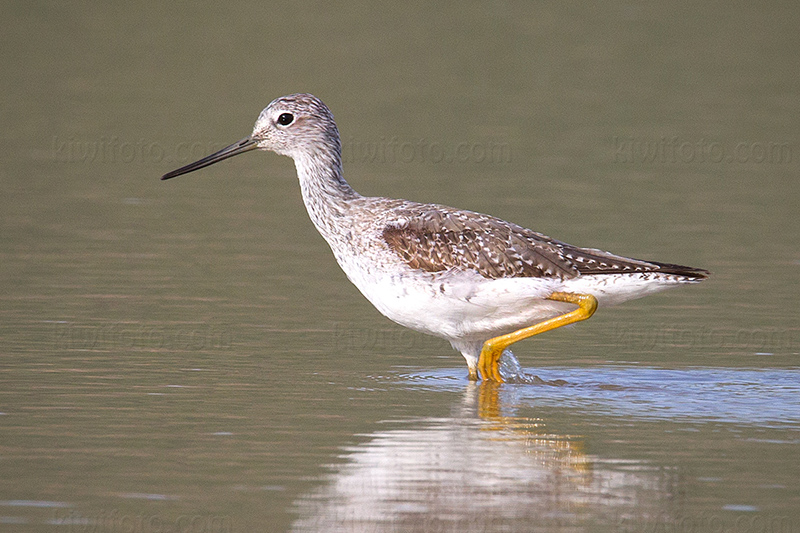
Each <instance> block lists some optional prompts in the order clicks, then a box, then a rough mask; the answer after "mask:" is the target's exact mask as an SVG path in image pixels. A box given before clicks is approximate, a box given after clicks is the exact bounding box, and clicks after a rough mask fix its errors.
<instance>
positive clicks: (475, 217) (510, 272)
mask: <svg viewBox="0 0 800 533" xmlns="http://www.w3.org/2000/svg"><path fill="white" fill-rule="evenodd" d="M404 215H405V216H403V217H400V218H398V219H397V220H396V221H395V222H393V223H390V224H388V225H387V226H386V227H385V228H384V230H383V238H384V240H385V241H386V243H387V244H388V245H389V247H390V248H391V249H392V250H394V252H395V253H396V254H397V255H398V256H400V258H402V260H403V261H405V262H406V263H407V264H408V265H409V266H410V267H411V268H416V269H420V270H424V271H426V272H440V271H444V270H448V269H450V268H460V269H465V270H473V271H475V272H477V273H479V274H480V275H482V276H483V277H485V278H490V279H498V278H513V277H538V278H561V279H568V278H574V277H576V276H579V275H581V274H625V273H635V272H660V273H663V274H672V275H676V276H683V277H687V278H690V279H704V278H706V277H707V276H708V271H706V270H703V269H699V268H693V267H686V266H682V265H674V264H669V263H657V262H655V261H642V260H639V259H632V258H628V257H622V256H618V255H614V254H611V253H608V252H604V251H602V250H597V249H593V248H579V247H577V246H572V245H570V244H566V243H563V242H560V241H557V240H555V239H551V238H550V237H547V236H546V235H542V234H541V233H536V232H535V231H532V230H529V229H526V228H523V227H521V226H517V225H516V224H511V223H508V222H505V221H503V220H501V219H498V218H495V217H490V216H488V215H482V214H479V213H473V212H469V211H458V210H455V209H450V208H446V207H443V206H424V207H422V206H421V207H420V208H419V209H409V210H408V211H407V212H406V213H404Z"/></svg>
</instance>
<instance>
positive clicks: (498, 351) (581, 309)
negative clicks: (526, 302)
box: [470, 292, 597, 383]
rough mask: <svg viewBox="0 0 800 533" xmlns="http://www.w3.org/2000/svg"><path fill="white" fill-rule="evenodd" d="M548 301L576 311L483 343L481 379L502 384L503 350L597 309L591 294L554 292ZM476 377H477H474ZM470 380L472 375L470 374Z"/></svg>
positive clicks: (576, 320)
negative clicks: (567, 306)
mask: <svg viewBox="0 0 800 533" xmlns="http://www.w3.org/2000/svg"><path fill="white" fill-rule="evenodd" d="M547 299H548V300H555V301H557V302H566V303H570V304H575V305H577V306H578V308H577V309H575V310H573V311H570V312H569V313H564V314H563V315H559V316H557V317H555V318H550V319H548V320H545V321H543V322H539V323H538V324H534V325H532V326H529V327H527V328H522V329H519V330H517V331H515V332H513V333H509V334H507V335H500V336H499V337H494V338H493V339H489V340H488V341H486V342H485V343H483V349H481V356H480V358H479V359H478V370H479V372H480V374H481V377H482V378H483V379H484V380H488V381H497V382H500V383H502V382H503V377H502V376H501V375H500V369H499V363H500V356H501V355H503V350H505V349H506V348H508V347H509V346H511V345H512V344H514V343H515V342H517V341H521V340H522V339H527V338H528V337H533V336H534V335H538V334H539V333H544V332H545V331H550V330H551V329H556V328H560V327H561V326H566V325H567V324H572V323H574V322H580V321H581V320H586V319H587V318H589V317H590V316H592V315H593V314H594V312H595V310H596V309H597V298H595V297H594V296H592V295H591V294H574V293H571V292H554V293H553V294H551V295H550V296H548V297H547ZM476 377H477V376H476ZM470 378H472V373H471V372H470Z"/></svg>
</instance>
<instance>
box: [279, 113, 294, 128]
mask: <svg viewBox="0 0 800 533" xmlns="http://www.w3.org/2000/svg"><path fill="white" fill-rule="evenodd" d="M293 120H294V115H292V114H291V113H281V114H280V116H278V124H280V125H281V126H288V125H289V124H291V123H292V121H293Z"/></svg>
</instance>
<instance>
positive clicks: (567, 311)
mask: <svg viewBox="0 0 800 533" xmlns="http://www.w3.org/2000/svg"><path fill="white" fill-rule="evenodd" d="M255 149H260V150H271V151H273V152H276V153H278V154H281V155H286V156H289V157H291V158H292V159H293V160H294V162H295V166H296V168H297V176H298V178H299V180H300V190H301V192H302V196H303V202H304V203H305V206H306V208H307V209H308V214H309V216H310V217H311V221H312V222H313V223H314V226H316V228H317V230H319V232H320V233H321V234H322V236H323V237H324V238H325V240H326V241H327V242H328V244H329V245H330V247H331V250H332V251H333V255H334V256H335V257H336V260H337V261H338V262H339V265H340V266H341V267H342V270H344V272H345V274H346V275H347V277H348V278H349V279H350V281H352V282H353V284H355V286H356V287H358V289H359V290H360V291H361V292H362V293H363V294H364V296H366V298H367V299H368V300H369V301H370V302H372V304H373V305H374V306H375V307H376V308H377V309H378V311H380V312H381V313H383V314H384V315H385V316H387V317H388V318H390V319H391V320H393V321H395V322H397V323H398V324H401V325H403V326H406V327H408V328H411V329H413V330H416V331H421V332H423V333H428V334H430V335H435V336H438V337H442V338H444V339H447V340H448V341H450V344H451V345H452V346H453V348H455V349H456V350H459V351H460V352H461V353H462V355H463V356H464V358H465V359H466V360H467V366H468V368H469V377H470V379H472V380H477V379H478V377H479V376H480V377H482V378H483V379H484V380H493V381H503V377H502V375H501V374H500V370H499V361H500V357H501V356H502V354H503V351H504V350H505V349H506V348H507V347H508V346H510V345H511V344H513V343H515V342H517V341H520V340H522V339H525V338H527V337H531V336H533V335H536V334H539V333H543V332H545V331H549V330H551V329H555V328H557V327H560V326H564V325H567V324H571V323H573V322H578V321H580V320H585V319H587V318H589V317H590V316H592V314H593V313H594V312H595V309H596V308H597V306H598V304H599V305H602V306H605V305H611V304H616V303H620V302H623V301H626V300H630V299H633V298H638V297H641V296H645V295H647V294H651V293H653V292H656V291H659V290H662V289H664V288H667V287H670V286H674V285H680V284H683V283H692V282H697V281H700V280H703V279H705V278H706V277H707V275H708V272H707V271H706V270H703V269H699V268H692V267H686V266H681V265H674V264H668V263H656V262H654V261H642V260H639V259H631V258H628V257H622V256H619V255H614V254H610V253H608V252H604V251H602V250H597V249H594V248H579V247H577V246H572V245H569V244H566V243H563V242H560V241H557V240H555V239H551V238H550V237H547V236H545V235H542V234H541V233H536V232H535V231H531V230H529V229H526V228H523V227H521V226H517V225H516V224H512V223H510V222H506V221H504V220H501V219H499V218H495V217H493V216H489V215H483V214H480V213H475V212H472V211H463V210H460V209H453V208H451V207H446V206H442V205H436V204H421V203H416V202H410V201H408V200H393V199H390V198H368V197H364V196H361V195H360V194H358V193H357V192H356V191H354V190H353V188H352V187H350V185H349V184H348V183H347V182H346V181H345V179H344V177H343V175H342V156H341V153H342V147H341V142H340V140H339V130H338V128H337V127H336V123H335V122H334V120H333V115H332V114H331V112H330V110H329V109H328V108H327V107H326V106H325V104H323V103H322V101H321V100H319V99H318V98H316V97H315V96H312V95H310V94H293V95H289V96H283V97H281V98H277V99H275V100H273V101H272V102H271V103H270V104H269V105H268V106H267V107H266V108H265V109H264V110H263V111H262V112H261V114H260V115H259V116H258V120H256V123H255V127H254V128H253V133H252V134H251V135H250V136H248V137H245V138H244V139H242V140H241V141H239V142H237V143H234V144H232V145H230V146H228V147H226V148H223V149H222V150H220V151H218V152H216V153H213V154H211V155H209V156H207V157H205V158H203V159H201V160H199V161H196V162H194V163H191V164H189V165H186V166H185V167H182V168H179V169H178V170H173V171H172V172H169V173H167V174H165V175H164V176H163V177H162V178H161V179H165V180H166V179H170V178H174V177H176V176H180V175H181V174H186V173H187V172H192V171H194V170H197V169H200V168H203V167H206V166H208V165H212V164H214V163H217V162H219V161H222V160H223V159H227V158H229V157H232V156H234V155H237V154H241V153H244V152H248V151H250V150H255ZM576 306H577V307H576Z"/></svg>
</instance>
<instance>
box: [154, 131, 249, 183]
mask: <svg viewBox="0 0 800 533" xmlns="http://www.w3.org/2000/svg"><path fill="white" fill-rule="evenodd" d="M256 148H258V146H257V145H256V141H255V140H254V139H253V138H252V137H245V138H244V139H242V140H241V141H239V142H235V143H233V144H232V145H230V146H226V147H225V148H223V149H222V150H220V151H219V152H214V153H213V154H211V155H208V156H206V157H204V158H203V159H201V160H199V161H195V162H194V163H189V164H188V165H186V166H185V167H181V168H179V169H178V170H173V171H172V172H167V173H166V174H164V175H163V176H161V179H162V180H168V179H170V178H174V177H176V176H180V175H182V174H188V173H189V172H194V171H195V170H198V169H201V168H205V167H207V166H209V165H213V164H214V163H218V162H220V161H222V160H223V159H228V158H229V157H233V156H235V155H239V154H243V153H245V152H249V151H250V150H255V149H256Z"/></svg>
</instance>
